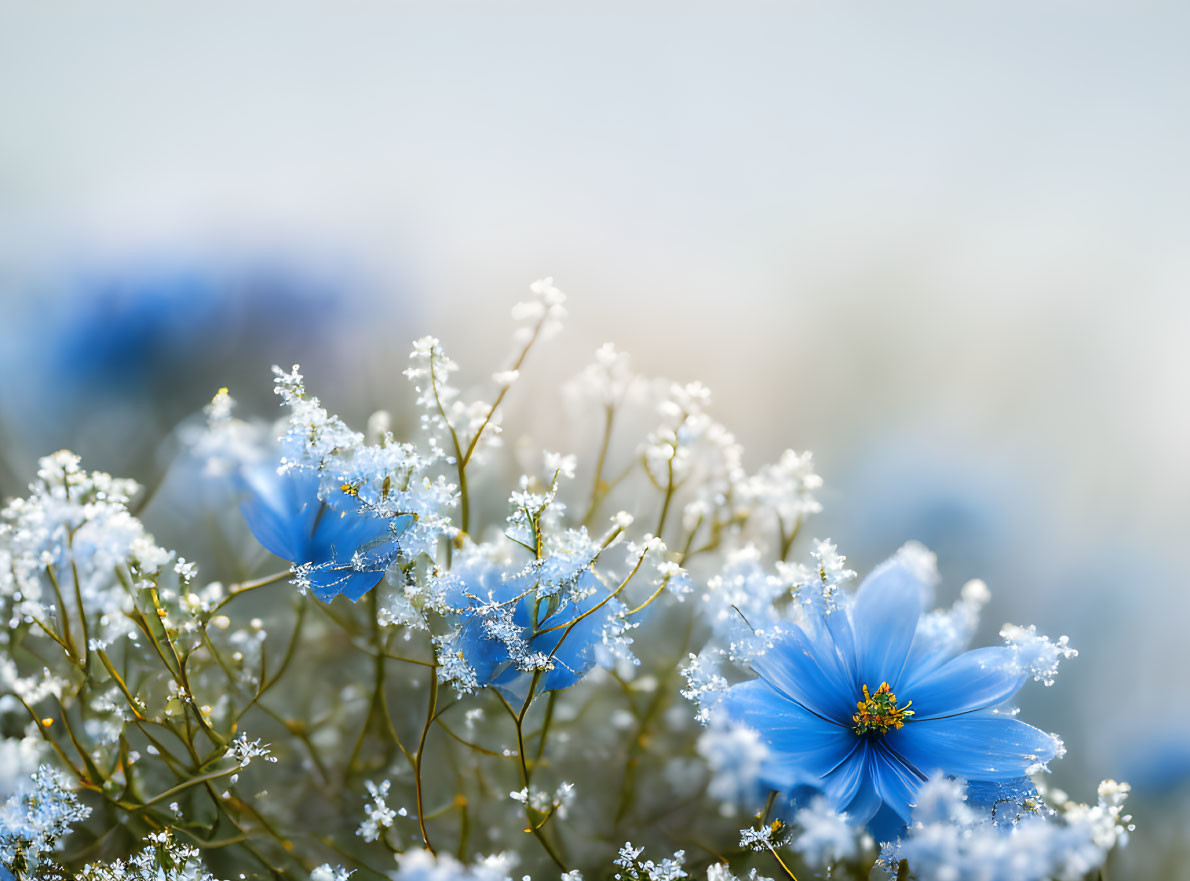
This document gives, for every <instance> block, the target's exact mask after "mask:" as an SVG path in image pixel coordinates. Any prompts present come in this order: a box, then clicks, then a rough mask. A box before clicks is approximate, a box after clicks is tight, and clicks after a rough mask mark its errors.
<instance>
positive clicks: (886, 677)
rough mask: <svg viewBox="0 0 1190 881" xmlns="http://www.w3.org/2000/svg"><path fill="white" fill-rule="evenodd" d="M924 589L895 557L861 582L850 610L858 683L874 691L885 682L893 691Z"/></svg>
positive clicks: (907, 651) (907, 648)
mask: <svg viewBox="0 0 1190 881" xmlns="http://www.w3.org/2000/svg"><path fill="white" fill-rule="evenodd" d="M927 589H928V585H927V584H925V583H924V582H923V581H922V580H921V579H920V578H919V577H918V576H917V575H916V574H915V573H914V572H913V571H912V570H911V569H910V568H909V567H908V566H907V565H906V564H905V562H903V561H902V560H901V559H899V558H898V557H893V558H892V559H891V560H886V561H885V562H884V563H881V564H880V565H879V566H878V567H876V569H875V570H874V571H873V572H872V574H871V575H869V576H868V577H867V578H865V579H864V582H863V584H861V585H860V588H859V592H858V593H857V594H856V596H855V603H854V605H853V606H852V607H851V624H852V628H853V629H854V631H855V648H856V655H857V657H858V661H859V665H858V673H859V676H860V681H861V684H863V685H868V686H869V687H871V688H876V687H878V686H879V685H880V684H881V683H882V682H887V683H888V684H889V685H890V686H891V687H892V689H893V691H896V689H897V685H898V682H899V681H900V678H901V673H902V670H903V668H904V667H905V660H906V658H908V656H909V647H910V646H911V645H912V644H913V635H914V633H915V632H916V630H917V622H918V619H919V618H921V612H922V595H923V593H924V592H925V591H926V590H927Z"/></svg>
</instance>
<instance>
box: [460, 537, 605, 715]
mask: <svg viewBox="0 0 1190 881" xmlns="http://www.w3.org/2000/svg"><path fill="white" fill-rule="evenodd" d="M458 574H459V576H460V578H459V580H458V581H456V582H455V583H454V584H453V585H452V586H451V588H450V589H449V590H448V592H447V597H446V601H447V603H448V604H449V605H451V606H452V607H454V608H455V609H458V610H459V612H458V616H457V617H458V627H459V629H458V633H457V635H456V637H455V639H454V641H453V642H452V643H451V647H452V648H453V649H455V650H457V651H460V652H462V653H463V658H464V659H465V660H466V661H467V663H468V664H470V665H471V668H472V669H473V670H474V671H475V678H476V681H477V684H478V685H480V686H492V687H494V688H496V689H497V690H499V691H500V692H501V693H502V694H504V695H505V696H506V697H508V698H510V699H515V700H523V699H524V698H525V697H526V696H527V694H528V692H529V687H530V684H531V682H532V680H533V671H535V670H536V671H540V675H539V677H538V680H537V692H539V693H540V692H545V691H557V690H559V689H563V688H569V687H570V686H571V685H574V684H575V683H576V682H578V681H579V680H580V679H581V678H582V677H583V676H584V675H585V674H586V673H587V672H588V671H589V670H590V669H591V668H592V667H593V666H594V665H595V661H596V657H595V654H596V646H598V645H600V644H601V643H602V642H603V636H604V633H605V631H607V630H608V629H609V628H612V629H614V627H615V621H616V619H617V618H618V616H619V615H620V613H621V612H622V611H623V608H624V607H623V604H622V603H620V601H619V600H618V599H615V598H614V597H612V598H609V596H608V590H607V588H606V587H604V586H603V583H602V582H600V581H599V579H598V578H597V577H596V576H595V574H594V573H593V572H591V571H590V570H589V569H587V570H584V571H583V572H582V573H581V574H580V575H579V576H578V579H577V581H576V583H575V584H574V585H571V586H570V587H569V588H568V589H566V590H557V589H551V588H550V587H549V586H546V585H544V584H542V583H539V580H538V579H537V578H536V577H535V575H534V574H533V570H532V569H530V570H528V571H522V572H517V573H515V574H506V573H505V572H504V571H503V570H501V569H500V568H499V567H497V566H494V565H491V564H488V563H486V562H480V561H477V562H474V563H469V564H464V565H463V566H462V567H460V569H459V571H458ZM566 594H569V595H570V596H574V597H578V598H577V599H570V598H567V597H566Z"/></svg>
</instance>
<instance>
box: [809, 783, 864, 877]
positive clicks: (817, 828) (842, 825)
mask: <svg viewBox="0 0 1190 881" xmlns="http://www.w3.org/2000/svg"><path fill="white" fill-rule="evenodd" d="M793 826H794V829H795V831H794V834H793V837H792V838H791V839H790V842H789V846H790V847H791V848H793V850H795V851H797V853H798V854H799V855H800V856H801V858H802V859H804V860H805V861H806V862H807V863H808V864H809V865H810V866H813V867H814V868H815V869H822V870H828V871H829V869H830V868H831V867H833V866H836V865H838V864H839V863H841V862H843V861H845V860H851V859H854V858H856V857H857V856H858V855H860V854H863V853H866V852H868V851H870V850H871V849H872V846H873V845H872V837H871V836H870V835H868V834H867V832H865V831H864V830H863V829H862V828H861V827H857V826H856V825H855V824H853V823H851V822H850V821H849V819H848V817H847V815H846V814H840V813H839V812H837V811H836V810H835V809H834V808H833V807H832V806H831V804H830V803H829V802H827V800H826V799H824V798H822V797H816V798H812V799H811V800H810V803H809V804H808V805H806V806H805V807H804V808H800V809H799V810H797V811H796V812H794V815H793Z"/></svg>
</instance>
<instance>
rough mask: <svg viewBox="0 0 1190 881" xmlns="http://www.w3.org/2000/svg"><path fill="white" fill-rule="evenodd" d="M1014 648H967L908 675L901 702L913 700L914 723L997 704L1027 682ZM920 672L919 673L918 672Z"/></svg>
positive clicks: (901, 686) (902, 689)
mask: <svg viewBox="0 0 1190 881" xmlns="http://www.w3.org/2000/svg"><path fill="white" fill-rule="evenodd" d="M1016 666H1017V665H1016V664H1015V663H1014V657H1013V652H1012V649H1010V648H1008V647H1007V646H990V647H988V648H981V649H975V650H974V651H970V652H965V653H963V654H961V655H959V656H958V657H957V658H954V659H952V660H950V661H947V662H946V663H945V664H943V665H942V666H941V667H939V668H937V669H936V670H934V671H933V672H929V673H926V674H925V675H922V676H920V678H918V679H911V678H909V677H908V676H907V677H906V681H905V682H904V683H902V684H901V685H900V686H899V687H898V694H897V697H898V698H900V699H901V704H902V706H903V705H904V702H905V701H907V700H912V701H913V712H914V719H913V721H914V723H915V724H920V723H921V722H924V721H927V720H929V719H934V718H938V717H942V716H954V715H957V714H959V713H969V712H971V711H973V710H983V709H987V708H989V707H994V706H996V705H997V704H1000V703H1003V702H1004V701H1006V700H1008V699H1009V698H1010V697H1012V696H1013V695H1014V694H1016V693H1017V692H1018V691H1020V688H1021V686H1022V685H1024V684H1025V679H1026V678H1027V676H1026V674H1025V673H1024V672H1021V671H1019V670H1017V669H1015V668H1016ZM919 675H920V674H919Z"/></svg>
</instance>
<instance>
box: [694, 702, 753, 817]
mask: <svg viewBox="0 0 1190 881" xmlns="http://www.w3.org/2000/svg"><path fill="white" fill-rule="evenodd" d="M697 748H698V753H699V755H701V756H702V757H703V758H704V759H705V760H706V763H707V768H708V769H709V770H710V772H711V782H710V784H709V785H708V786H707V795H709V796H711V798H714V799H717V800H718V801H719V802H720V804H721V808H722V811H723V813H727V814H730V813H732V812H733V810H734V808H735V806H736V805H738V804H748V803H749V802H752V801H754V800H756V799H758V798H759V797H761V796H762V795H763V793H762V791H761V788H760V783H759V780H760V774H761V772H762V771H763V769H764V763H765V760H767V759H768V757H769V748H768V747H767V746H766V745H765V743H764V741H763V740H761V739H760V734H759V733H757V732H756V730H755V729H752V728H749V727H748V726H746V725H740V724H738V723H733V722H731V721H728V720H727V719H726V718H724V717H722V716H720V715H713V716H712V722H711V724H710V725H708V726H707V728H706V730H705V731H704V732H703V733H702V735H701V736H700V737H699V738H698V743H697Z"/></svg>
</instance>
